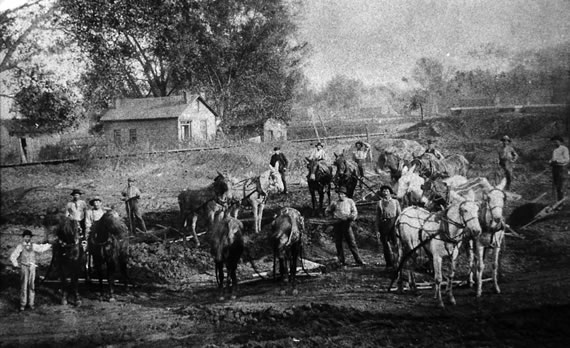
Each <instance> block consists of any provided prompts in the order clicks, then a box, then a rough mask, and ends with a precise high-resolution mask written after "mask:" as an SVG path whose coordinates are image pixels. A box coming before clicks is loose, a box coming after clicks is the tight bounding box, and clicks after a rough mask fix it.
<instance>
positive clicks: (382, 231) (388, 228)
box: [376, 217, 396, 267]
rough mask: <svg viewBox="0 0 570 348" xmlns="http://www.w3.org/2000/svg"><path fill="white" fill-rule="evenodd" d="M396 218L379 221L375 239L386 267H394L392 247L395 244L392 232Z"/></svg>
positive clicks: (394, 232) (393, 231) (394, 234)
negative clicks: (380, 247) (382, 253)
mask: <svg viewBox="0 0 570 348" xmlns="http://www.w3.org/2000/svg"><path fill="white" fill-rule="evenodd" d="M395 224H396V218H395V217H393V218H388V219H381V220H380V224H379V226H378V232H377V234H376V238H377V239H378V244H380V245H382V251H383V252H384V260H386V267H394V257H393V255H394V254H393V250H392V245H393V244H395V243H396V231H395V230H394V227H395Z"/></svg>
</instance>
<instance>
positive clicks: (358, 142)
mask: <svg viewBox="0 0 570 348" xmlns="http://www.w3.org/2000/svg"><path fill="white" fill-rule="evenodd" d="M355 145H360V146H362V145H364V143H362V141H360V140H359V141H357V142H356V144H355Z"/></svg>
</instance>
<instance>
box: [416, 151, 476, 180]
mask: <svg viewBox="0 0 570 348" xmlns="http://www.w3.org/2000/svg"><path fill="white" fill-rule="evenodd" d="M410 165H415V168H416V171H418V173H419V174H420V175H421V176H423V177H425V178H438V177H442V178H448V177H451V176H454V175H461V176H466V175H467V171H468V170H469V161H468V160H467V158H465V156H463V155H460V154H453V155H450V156H448V157H445V158H443V159H437V157H436V156H435V155H433V154H431V153H425V154H423V155H421V156H419V157H414V159H413V160H412V161H411V162H410Z"/></svg>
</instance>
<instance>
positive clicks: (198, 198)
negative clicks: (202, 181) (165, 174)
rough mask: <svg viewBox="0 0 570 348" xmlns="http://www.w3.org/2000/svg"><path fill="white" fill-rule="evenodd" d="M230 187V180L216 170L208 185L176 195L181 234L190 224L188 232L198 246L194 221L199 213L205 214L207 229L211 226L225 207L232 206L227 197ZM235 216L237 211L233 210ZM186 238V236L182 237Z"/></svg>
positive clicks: (229, 207) (198, 241)
mask: <svg viewBox="0 0 570 348" xmlns="http://www.w3.org/2000/svg"><path fill="white" fill-rule="evenodd" d="M230 189H231V181H230V180H228V179H227V178H226V177H225V176H224V175H223V174H221V173H219V172H218V176H216V178H215V179H214V182H213V183H212V184H210V185H209V186H207V187H205V188H201V189H194V190H190V189H186V190H184V191H182V192H180V194H179V195H178V205H179V207H180V223H181V231H182V233H183V236H184V237H186V235H185V233H184V231H185V230H187V228H188V224H190V232H191V233H192V237H193V238H194V241H195V243H196V247H199V246H200V240H199V239H198V235H197V233H196V223H197V221H198V216H199V215H203V216H204V215H205V216H206V222H207V228H208V230H209V229H210V228H211V227H212V225H213V223H214V220H215V219H216V218H217V216H218V215H220V214H224V213H225V212H226V211H227V209H234V210H236V209H235V208H233V204H232V203H233V201H232V200H231V199H229V197H228V192H230ZM233 214H235V216H234V217H237V211H234V212H233ZM184 240H186V238H184Z"/></svg>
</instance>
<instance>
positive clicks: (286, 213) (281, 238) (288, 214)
mask: <svg viewBox="0 0 570 348" xmlns="http://www.w3.org/2000/svg"><path fill="white" fill-rule="evenodd" d="M304 230H305V223H304V219H303V216H301V213H300V212H299V211H298V210H296V209H293V208H283V209H281V210H280V211H279V213H278V214H277V216H276V217H275V219H274V220H273V223H272V225H271V235H270V236H269V240H270V242H271V246H272V248H273V274H276V270H275V266H276V263H277V260H278V261H279V274H280V279H281V280H283V281H284V280H285V275H287V280H288V281H289V284H290V285H291V287H292V293H293V295H296V294H297V289H296V285H297V279H296V275H297V260H298V259H299V258H300V257H301V251H302V234H303V231H304ZM282 292H285V291H284V290H283V291H282Z"/></svg>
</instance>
